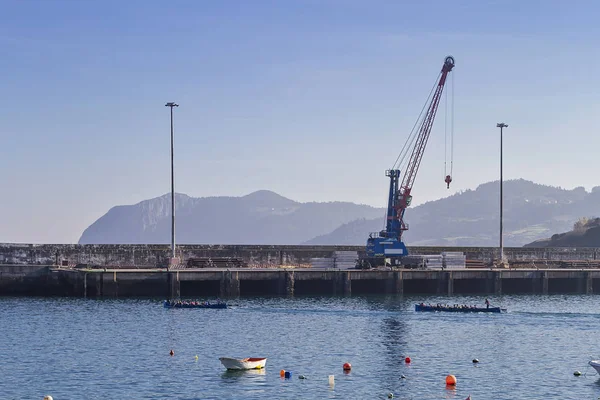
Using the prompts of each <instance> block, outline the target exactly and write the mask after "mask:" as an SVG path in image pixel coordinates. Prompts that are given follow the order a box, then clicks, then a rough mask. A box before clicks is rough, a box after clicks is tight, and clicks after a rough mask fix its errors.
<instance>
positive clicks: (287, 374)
mask: <svg viewBox="0 0 600 400" xmlns="http://www.w3.org/2000/svg"><path fill="white" fill-rule="evenodd" d="M291 377H292V373H291V372H290V371H285V379H290V378H291Z"/></svg>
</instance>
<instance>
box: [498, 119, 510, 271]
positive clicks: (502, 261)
mask: <svg viewBox="0 0 600 400" xmlns="http://www.w3.org/2000/svg"><path fill="white" fill-rule="evenodd" d="M496 127H497V128H500V263H501V264H502V265H504V244H503V241H502V208H503V207H502V201H503V196H502V129H503V128H508V125H507V124H505V123H504V122H499V123H497V124H496Z"/></svg>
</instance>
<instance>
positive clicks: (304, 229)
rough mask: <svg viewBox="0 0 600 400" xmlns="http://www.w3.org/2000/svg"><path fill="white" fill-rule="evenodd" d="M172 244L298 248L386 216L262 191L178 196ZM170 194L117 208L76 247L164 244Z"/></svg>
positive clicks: (350, 205)
mask: <svg viewBox="0 0 600 400" xmlns="http://www.w3.org/2000/svg"><path fill="white" fill-rule="evenodd" d="M175 207H176V209H175V226H176V238H175V239H176V242H177V243H181V244H299V243H302V242H304V241H307V240H309V239H311V238H313V237H315V236H318V235H323V234H326V233H328V232H331V231H332V230H334V229H335V228H337V227H339V226H340V225H342V224H344V223H347V222H349V221H352V220H353V219H356V218H368V219H371V218H375V217H377V216H381V215H383V213H384V210H383V209H378V208H374V207H370V206H366V205H358V204H354V203H348V202H329V203H314V202H310V203H299V202H296V201H293V200H290V199H287V198H285V197H283V196H280V195H278V194H277V193H274V192H271V191H268V190H260V191H257V192H254V193H250V194H249V195H246V196H243V197H204V198H193V197H189V196H187V195H185V194H179V193H176V197H175ZM170 241H171V194H166V195H164V196H161V197H157V198H154V199H150V200H145V201H142V202H140V203H138V204H134V205H126V206H116V207H113V208H111V209H110V210H109V211H108V212H107V213H106V214H105V215H103V216H102V217H101V218H99V219H98V220H97V221H96V222H94V223H93V224H92V225H90V226H89V227H88V228H87V229H86V230H85V231H84V232H83V234H82V235H81V238H80V239H79V243H80V244H120V243H122V244H139V243H152V244H163V243H164V244H166V243H170Z"/></svg>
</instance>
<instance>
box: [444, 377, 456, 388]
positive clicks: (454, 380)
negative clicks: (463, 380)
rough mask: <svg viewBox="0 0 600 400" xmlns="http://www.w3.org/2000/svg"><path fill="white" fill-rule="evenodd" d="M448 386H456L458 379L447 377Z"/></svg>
mask: <svg viewBox="0 0 600 400" xmlns="http://www.w3.org/2000/svg"><path fill="white" fill-rule="evenodd" d="M446 385H451V386H454V385H456V377H455V376H454V375H448V376H447V377H446Z"/></svg>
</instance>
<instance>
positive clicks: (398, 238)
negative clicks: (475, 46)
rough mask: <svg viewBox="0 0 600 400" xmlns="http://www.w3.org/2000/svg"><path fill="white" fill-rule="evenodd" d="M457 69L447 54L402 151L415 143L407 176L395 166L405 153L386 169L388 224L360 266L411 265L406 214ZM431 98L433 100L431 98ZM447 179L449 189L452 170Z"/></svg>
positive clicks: (369, 241)
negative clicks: (448, 81)
mask: <svg viewBox="0 0 600 400" xmlns="http://www.w3.org/2000/svg"><path fill="white" fill-rule="evenodd" d="M453 68H454V58H453V57H452V56H448V57H446V58H445V60H444V65H443V66H442V70H441V72H440V74H439V79H436V84H435V85H434V87H433V89H432V91H431V93H430V96H429V98H428V99H427V101H426V103H425V104H426V105H427V102H429V106H428V107H427V111H426V112H425V114H423V111H424V110H425V107H423V110H422V111H421V115H420V116H419V118H418V119H417V123H415V127H417V126H418V129H417V130H415V128H413V131H412V132H411V135H409V139H408V140H407V142H406V144H405V145H404V148H403V150H402V152H403V151H404V150H405V149H406V153H405V155H408V150H409V149H410V148H411V146H412V152H411V154H410V158H409V159H408V163H407V164H406V167H405V168H404V175H401V171H400V169H395V167H396V165H397V164H398V160H399V159H400V158H401V156H402V152H401V154H400V155H399V156H398V159H397V160H396V163H395V165H394V167H392V169H389V170H387V171H385V175H386V176H387V177H389V178H390V187H389V194H388V206H387V214H386V226H385V229H384V230H382V231H380V232H375V233H371V234H369V237H368V239H367V246H366V256H363V257H360V258H359V259H358V263H357V268H371V267H376V266H381V265H410V260H411V258H410V257H407V256H408V251H407V249H406V246H405V244H404V242H403V241H402V233H403V232H404V231H406V230H408V224H406V223H405V221H404V213H405V212H406V209H407V208H408V207H409V206H410V203H411V201H412V194H411V192H412V187H413V184H414V182H415V178H416V176H417V172H418V171H419V166H420V165H421V160H422V158H423V153H424V152H425V147H426V146H427V141H428V139H429V134H430V133H431V128H432V127H433V122H434V120H435V116H436V113H437V110H438V105H439V103H440V100H441V98H442V92H443V91H444V86H445V84H446V78H447V76H448V74H449V73H450V72H451V71H452V69H453ZM430 99H431V101H429V100H430ZM421 116H422V118H421ZM413 133H414V135H413ZM445 182H446V184H447V187H448V188H449V187H450V182H452V176H451V173H450V174H447V175H446V176H445ZM413 261H414V260H413Z"/></svg>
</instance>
